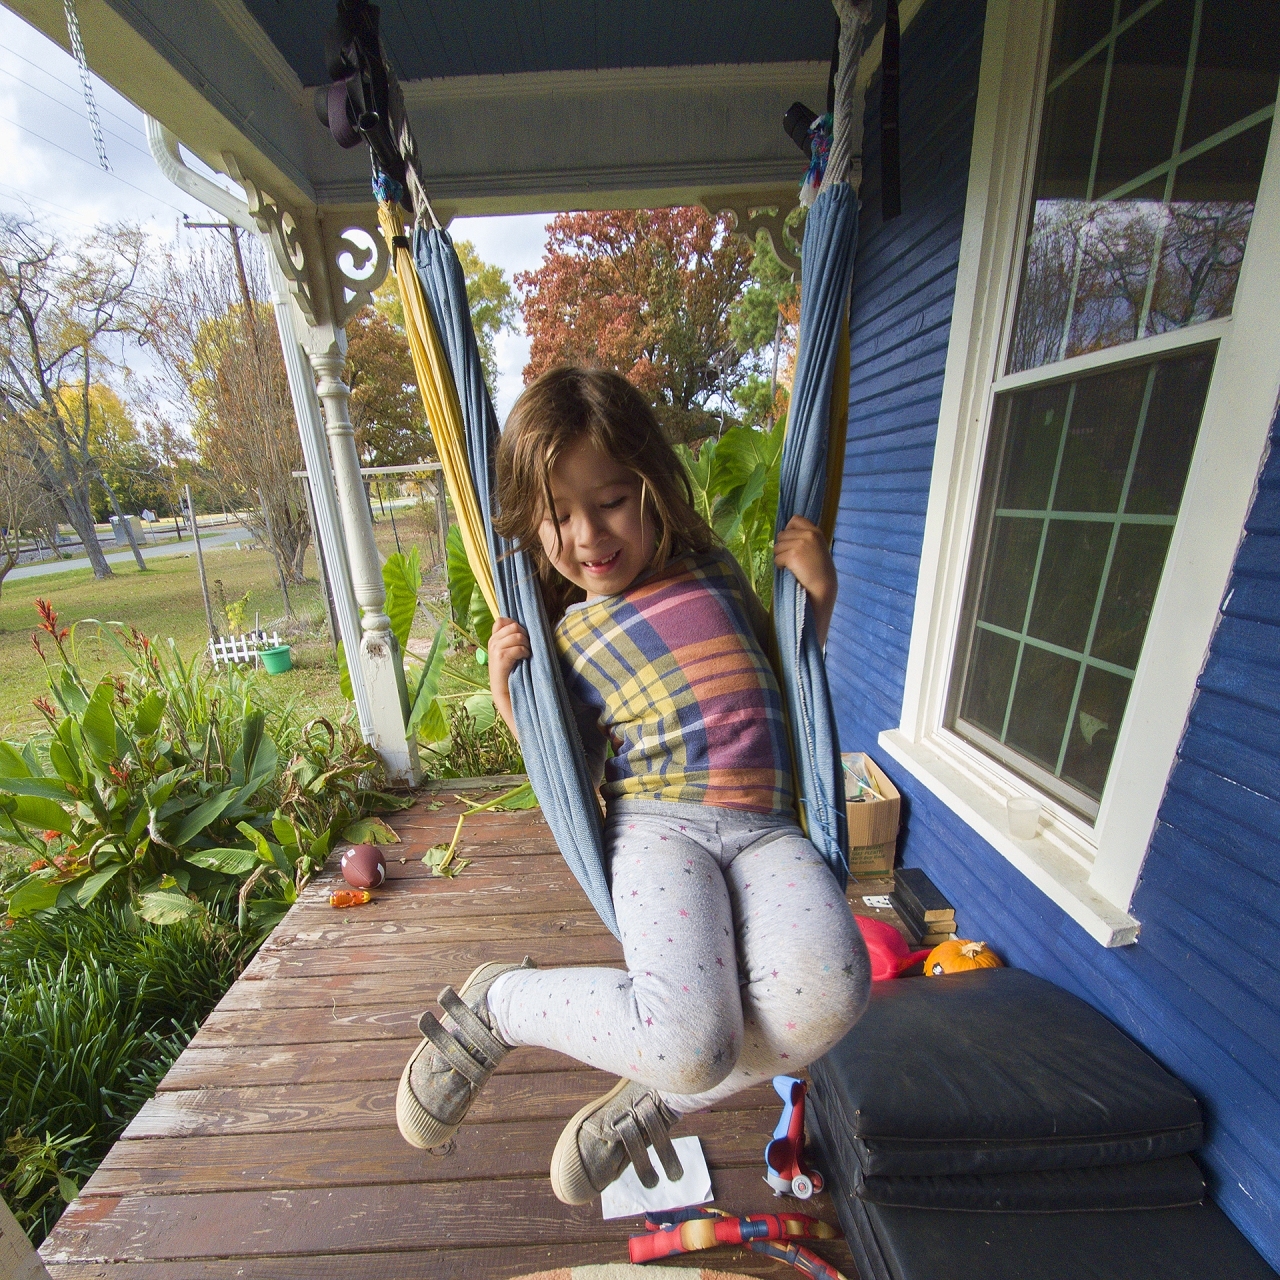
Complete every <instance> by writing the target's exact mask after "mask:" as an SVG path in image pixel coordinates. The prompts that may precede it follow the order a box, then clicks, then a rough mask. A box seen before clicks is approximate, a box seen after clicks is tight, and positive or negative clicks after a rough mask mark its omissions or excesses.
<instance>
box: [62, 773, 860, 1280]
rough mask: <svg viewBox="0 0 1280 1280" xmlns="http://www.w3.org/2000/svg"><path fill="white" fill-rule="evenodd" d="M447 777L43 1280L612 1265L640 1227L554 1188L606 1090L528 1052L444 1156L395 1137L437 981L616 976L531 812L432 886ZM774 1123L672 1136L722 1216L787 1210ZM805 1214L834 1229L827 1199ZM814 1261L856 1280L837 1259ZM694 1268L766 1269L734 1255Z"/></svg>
mask: <svg viewBox="0 0 1280 1280" xmlns="http://www.w3.org/2000/svg"><path fill="white" fill-rule="evenodd" d="M461 785H462V784H455V785H454V787H452V788H448V787H446V788H443V789H442V790H441V792H440V794H439V796H437V797H434V798H427V799H425V800H423V801H421V802H419V804H418V805H416V806H415V807H414V808H413V809H412V810H409V811H407V812H406V813H404V814H402V815H399V816H398V817H397V818H396V819H395V820H394V823H393V825H394V826H396V828H397V829H398V830H399V831H400V832H401V834H402V837H403V842H402V844H401V845H399V846H393V847H391V848H390V849H388V851H387V852H388V853H389V854H390V859H389V872H390V875H389V883H388V885H387V886H386V887H384V889H383V890H381V891H380V892H379V893H378V895H377V897H376V898H375V901H374V902H372V903H370V904H369V905H368V906H365V907H361V908H357V909H353V910H351V911H345V912H338V911H334V910H333V909H332V908H331V907H330V906H329V905H328V902H327V897H328V893H329V891H330V889H331V888H332V887H333V884H334V882H335V881H337V880H338V875H337V867H336V860H335V862H334V863H332V864H331V865H330V867H329V868H328V869H327V871H326V874H325V875H324V876H322V877H320V878H319V879H318V880H317V881H316V883H315V884H314V885H313V886H311V887H309V888H308V889H307V890H306V891H305V892H304V893H303V895H302V897H301V900H300V901H299V902H298V903H297V905H296V906H295V907H294V908H293V910H292V911H291V912H290V913H289V915H288V916H287V917H286V919H285V920H284V921H283V923H282V924H281V925H280V927H279V928H278V929H277V930H276V932H275V934H273V935H272V937H271V938H270V939H269V940H268V942H267V944H266V945H265V946H264V947H263V948H262V950H261V951H260V952H259V954H258V956H257V957H256V958H255V959H254V961H253V963H252V964H251V965H250V966H249V968H248V969H247V970H246V971H245V973H244V974H243V975H242V977H241V978H240V980H239V981H238V982H237V983H236V984H235V986H234V987H233V988H232V989H231V990H230V991H229V992H228V993H227V995H226V997H225V998H224V999H223V1000H222V1002H221V1003H220V1004H219V1006H218V1008H217V1009H216V1010H215V1011H214V1012H213V1014H211V1015H210V1017H209V1018H208V1020H207V1021H206V1022H205V1024H204V1026H203V1027H202V1028H201V1029H200V1031H199V1033H198V1034H197V1035H196V1037H195V1038H194V1039H193V1040H192V1042H191V1044H190V1045H189V1046H188V1048H187V1050H186V1052H185V1053H184V1054H183V1055H182V1056H181V1058H179V1060H178V1061H177V1062H176V1063H175V1064H174V1066H173V1068H172V1070H171V1071H170V1072H169V1074H168V1076H167V1077H166V1078H165V1080H164V1081H163V1083H162V1084H161V1086H160V1088H159V1090H158V1091H157V1094H156V1096H155V1097H154V1098H153V1099H152V1100H151V1101H149V1102H148V1103H147V1104H146V1105H145V1106H144V1107H143V1108H142V1110H141V1111H140V1112H139V1113H138V1115H137V1116H136V1117H135V1118H134V1120H133V1122H132V1123H131V1124H130V1126H129V1127H128V1129H127V1130H126V1131H125V1134H124V1136H123V1138H122V1139H121V1140H120V1142H118V1143H117V1144H116V1146H115V1147H114V1148H113V1149H112V1151H111V1152H110V1153H109V1154H108V1155H107V1157H106V1159H105V1160H104V1161H103V1163H102V1165H101V1166H100V1167H99V1169H98V1171H97V1173H95V1174H94V1176H93V1177H92V1178H91V1179H90V1180H89V1181H88V1182H87V1183H86V1184H85V1187H84V1189H83V1191H82V1192H81V1195H80V1198H79V1199H78V1200H77V1201H76V1202H75V1204H73V1205H72V1206H71V1207H70V1208H69V1209H68V1210H67V1212H66V1214H65V1215H64V1216H63V1218H62V1221H61V1222H60V1223H59V1224H58V1226H57V1228H56V1229H55V1230H54V1232H53V1233H52V1234H51V1235H50V1237H49V1239H48V1240H47V1241H46V1243H45V1245H44V1247H43V1250H42V1252H43V1253H44V1255H45V1258H46V1261H47V1263H48V1265H49V1268H50V1271H51V1273H52V1275H53V1276H54V1277H55V1280H88V1278H89V1277H94V1278H95V1280H185V1278H186V1277H192V1278H194V1277H208V1278H209V1280H223V1278H230V1277H233V1276H234V1277H254V1278H255V1280H303V1278H304V1277H305V1280H328V1278H329V1277H338V1276H341V1277H349V1276H360V1277H361V1278H362V1280H446V1278H447V1280H452V1278H453V1277H456V1276H460V1275H465V1276H466V1277H467V1280H506V1278H508V1277H511V1276H515V1275H519V1274H521V1273H523V1272H528V1271H536V1270H540V1269H544V1268H547V1267H550V1266H566V1265H575V1264H580V1263H587V1262H608V1261H620V1260H624V1259H625V1258H626V1239H627V1236H628V1235H629V1234H631V1233H632V1232H634V1231H635V1230H636V1229H637V1226H638V1223H637V1222H636V1221H635V1220H631V1221H623V1222H604V1221H603V1220H602V1219H601V1217H600V1209H599V1204H598V1203H595V1204H591V1205H587V1206H582V1207H580V1208H576V1209H570V1208H566V1207H565V1206H564V1205H561V1204H560V1203H559V1202H558V1201H557V1200H556V1199H555V1197H554V1196H553V1195H552V1193H551V1187H550V1183H549V1181H548V1179H547V1176H546V1169H547V1164H548V1162H549V1159H550V1155H551V1149H552V1147H553V1146H554V1145H555V1141H556V1138H557V1137H558V1136H559V1133H560V1130H561V1127H562V1126H563V1124H564V1122H565V1120H566V1119H567V1118H568V1117H569V1116H570V1115H572V1114H573V1112H574V1111H575V1110H577V1108H578V1107H580V1106H581V1105H582V1104H583V1103H584V1102H587V1101H589V1100H590V1099H591V1098H593V1097H595V1096H597V1095H598V1094H599V1093H601V1092H602V1091H603V1090H604V1089H605V1088H607V1087H608V1085H609V1084H610V1083H611V1078H610V1077H608V1076H605V1075H604V1074H602V1073H601V1072H598V1071H594V1070H592V1069H590V1068H588V1067H584V1066H582V1065H581V1064H579V1063H576V1062H573V1061H572V1060H570V1059H568V1058H565V1057H563V1056H562V1055H560V1054H556V1053H552V1052H550V1051H548V1050H542V1049H527V1050H520V1051H518V1052H516V1053H513V1054H511V1056H510V1057H509V1058H507V1060H506V1061H505V1062H504V1063H503V1064H502V1066H501V1067H500V1069H499V1071H498V1073H497V1074H496V1075H495V1076H494V1078H493V1080H492V1081H491V1082H490V1083H489V1085H488V1086H487V1087H486V1089H485V1090H484V1092H483V1093H482V1094H481V1095H480V1097H479V1099H477V1102H476V1104H475V1106H474V1107H473V1108H472V1113H471V1115H470V1116H469V1117H468V1120H467V1124H466V1125H464V1126H463V1128H462V1129H461V1131H460V1132H459V1134H458V1137H457V1139H456V1141H455V1145H454V1149H453V1151H452V1152H451V1153H450V1154H448V1155H447V1156H431V1155H428V1154H426V1153H424V1152H420V1151H415V1150H414V1149H413V1148H412V1147H410V1146H408V1145H407V1144H406V1143H405V1142H404V1141H403V1140H402V1139H401V1138H400V1135H399V1133H398V1131H397V1130H396V1128H395V1088H396V1082H397V1080H398V1078H399V1075H400V1071H401V1068H402V1067H403V1065H404V1061H405V1059H406V1057H407V1056H408V1054H409V1052H410V1051H411V1049H412V1047H413V1045H414V1044H416V1043H417V1040H418V1031H417V1025H416V1024H417V1017H418V1014H419V1013H420V1012H421V1010H422V1009H423V1008H424V1007H426V1006H428V1005H430V1004H431V1003H432V1001H433V1000H434V997H435V994H436V992H437V991H438V990H439V988H440V987H441V986H443V985H444V984H445V983H453V984H455V985H457V984H458V983H460V982H461V981H462V980H463V979H464V978H465V977H466V976H467V974H468V973H469V972H470V971H471V970H472V969H473V968H474V967H475V966H476V965H477V964H479V963H480V962H482V961H483V960H489V959H504V960H507V959H509V960H519V959H520V958H521V957H522V956H524V955H525V954H526V953H529V954H532V955H533V956H534V957H535V958H536V959H539V960H540V961H541V962H542V963H544V964H572V965H609V966H614V967H616V966H618V965H619V964H620V963H621V949H620V947H619V945H618V943H617V941H616V940H615V939H614V938H613V937H612V935H611V934H609V933H608V931H607V930H606V929H605V928H604V926H603V925H602V924H601V923H600V921H599V920H598V919H597V918H596V916H595V914H594V912H593V911H592V910H591V908H590V907H589V905H588V904H587V902H586V898H585V896H584V895H583V894H582V892H581V890H580V889H579V888H578V886H577V884H576V883H575V882H574V880H573V878H572V876H571V875H570V874H569V872H568V870H567V868H566V867H565V866H564V863H563V861H562V860H561V859H560V857H559V855H558V854H557V853H556V852H555V845H554V843H553V842H552V840H551V837H550V833H549V832H548V831H547V828H546V824H545V822H544V821H543V820H542V817H541V814H539V813H538V812H537V811H536V810H528V811H524V812H521V813H506V814H499V813H490V814H483V815H475V816H474V817H472V818H470V819H469V820H468V822H467V825H466V827H465V828H464V836H463V840H462V842H461V846H460V848H461V852H462V856H464V857H468V858H471V859H473V861H472V864H471V866H469V867H467V869H466V870H465V871H464V872H463V873H462V875H461V876H459V877H458V878H457V879H455V880H440V879H438V878H432V877H431V876H429V875H428V874H427V872H426V869H425V868H424V867H423V866H422V863H421V857H422V854H423V853H424V852H425V850H426V849H427V848H428V847H429V846H430V845H432V844H437V843H441V842H443V841H446V840H448V839H450V838H451V837H452V835H453V830H454V826H455V824H456V822H457V817H458V814H459V812H460V811H461V805H460V804H459V803H458V801H457V800H456V799H455V798H454V792H455V791H457V790H460V789H461ZM470 794H472V795H474V794H475V792H474V791H472V792H471V793H470ZM482 798H483V797H482ZM400 857H404V859H405V861H404V862H400V861H399V859H400ZM862 891H865V890H862ZM777 1110H778V1101H777V1098H776V1096H775V1095H774V1094H773V1092H772V1090H771V1089H769V1087H768V1086H767V1085H762V1086H760V1087H758V1088H756V1089H752V1090H749V1091H747V1092H746V1093H743V1094H740V1095H739V1096H738V1097H736V1098H733V1099H730V1100H729V1101H728V1102H726V1103H724V1104H722V1105H721V1106H719V1107H716V1108H714V1109H713V1110H711V1111H709V1112H706V1113H704V1114H702V1115H698V1116H691V1117H689V1118H688V1119H687V1120H686V1121H683V1122H682V1124H681V1127H680V1132H682V1133H693V1134H697V1135H699V1136H700V1137H701V1138H702V1141H703V1147H704V1150H705V1151H706V1153H707V1158H708V1163H709V1164H710V1166H711V1169H712V1177H713V1184H714V1189H715V1192H716V1195H717V1203H718V1204H719V1205H722V1206H723V1207H725V1208H729V1209H732V1210H734V1211H736V1212H742V1213H747V1212H763V1211H768V1210H770V1209H777V1208H778V1207H779V1202H778V1201H776V1200H775V1199H774V1197H773V1196H772V1194H771V1193H770V1192H769V1190H768V1188H767V1187H766V1186H765V1184H764V1182H763V1179H762V1178H761V1172H762V1159H761V1157H762V1152H763V1148H764V1144H765V1142H766V1141H767V1139H768V1136H769V1133H770V1131H771V1130H772V1128H773V1125H774V1124H775V1123H776V1119H777ZM787 1203H788V1205H791V1204H792V1202H787ZM810 1209H811V1211H814V1212H816V1213H817V1214H818V1215H819V1216H821V1217H824V1218H826V1219H828V1220H834V1213H833V1211H832V1209H831V1206H830V1204H829V1203H828V1202H827V1201H826V1199H825V1197H816V1198H815V1199H814V1200H813V1201H811V1202H810ZM817 1252H819V1253H821V1254H822V1255H823V1256H824V1257H827V1258H829V1259H830V1260H831V1261H832V1262H833V1263H835V1265H837V1266H838V1267H840V1269H841V1270H842V1271H844V1272H845V1274H846V1275H848V1276H850V1277H853V1276H854V1275H855V1274H856V1273H855V1270H854V1266H853V1263H852V1261H851V1259H850V1256H849V1252H848V1250H847V1248H845V1246H844V1245H843V1243H840V1242H831V1243H827V1244H821V1245H819V1246H817ZM676 1261H678V1259H677V1260H676ZM699 1261H700V1262H705V1263H706V1264H707V1265H714V1266H716V1267H720V1268H724V1269H725V1270H738V1271H742V1272H745V1273H747V1274H750V1275H778V1274H780V1269H779V1267H778V1264H776V1263H774V1262H772V1261H770V1260H769V1259H766V1258H760V1257H757V1256H756V1255H754V1254H750V1253H747V1252H745V1251H742V1250H728V1249H723V1250H716V1251H715V1252H714V1253H713V1254H709V1255H706V1256H704V1257H703V1258H700V1259H699Z"/></svg>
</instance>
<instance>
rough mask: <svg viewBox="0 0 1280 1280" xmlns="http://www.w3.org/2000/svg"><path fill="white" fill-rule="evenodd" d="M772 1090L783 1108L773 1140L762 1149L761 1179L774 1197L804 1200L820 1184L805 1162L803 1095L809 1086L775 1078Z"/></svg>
mask: <svg viewBox="0 0 1280 1280" xmlns="http://www.w3.org/2000/svg"><path fill="white" fill-rule="evenodd" d="M773 1088H774V1091H775V1092H776V1093H777V1095H778V1097H780V1098H781V1099H782V1102H783V1107H782V1117H781V1119H780V1120H779V1121H778V1127H777V1128H776V1129H775V1130H774V1131H773V1141H772V1142H770V1143H769V1145H768V1146H767V1147H765V1149H764V1180H765V1181H766V1182H767V1183H768V1184H769V1185H770V1186H771V1187H772V1188H773V1194H774V1195H775V1196H782V1195H788V1196H795V1198H796V1199H797V1200H807V1199H808V1198H809V1197H810V1196H811V1195H813V1193H814V1192H815V1191H821V1190H822V1185H823V1184H822V1174H820V1173H819V1172H818V1171H817V1170H816V1169H810V1168H809V1166H808V1165H807V1164H805V1162H804V1096H805V1094H806V1093H808V1091H809V1086H808V1085H807V1084H806V1083H805V1082H804V1081H803V1080H797V1079H795V1078H794V1077H792V1076H774V1077H773Z"/></svg>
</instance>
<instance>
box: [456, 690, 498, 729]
mask: <svg viewBox="0 0 1280 1280" xmlns="http://www.w3.org/2000/svg"><path fill="white" fill-rule="evenodd" d="M462 705H463V706H464V707H466V709H467V715H469V716H470V717H471V719H472V720H473V721H475V726H476V732H477V733H488V732H489V730H490V729H492V728H493V722H494V721H495V720H496V719H497V718H498V709H497V708H496V707H495V706H494V705H493V695H492V694H489V693H473V694H472V695H471V697H469V698H468V699H467V700H466V702H464V703H463V704H462Z"/></svg>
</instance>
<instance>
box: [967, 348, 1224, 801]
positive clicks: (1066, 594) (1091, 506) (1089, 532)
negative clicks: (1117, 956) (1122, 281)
mask: <svg viewBox="0 0 1280 1280" xmlns="http://www.w3.org/2000/svg"><path fill="white" fill-rule="evenodd" d="M1212 367H1213V357H1212V354H1211V353H1210V352H1207V351H1198V352H1195V353H1193V354H1190V355H1180V356H1175V357H1170V358H1166V359H1163V360H1153V361H1147V362H1145V363H1142V364H1137V365H1130V366H1128V367H1126V368H1124V369H1121V370H1118V371H1116V372H1111V373H1097V374H1092V375H1090V376H1088V377H1082V378H1076V379H1072V380H1071V381H1069V382H1056V383H1052V384H1050V385H1049V386H1045V387H1034V388H1029V389H1027V390H1025V391H1015V392H1011V393H1007V394H1005V395H1003V396H1000V397H998V398H997V400H996V411H995V417H996V422H995V429H994V430H993V432H992V434H991V439H990V443H989V444H988V446H987V463H986V474H985V477H984V479H983V484H982V494H981V496H980V498H979V517H978V532H977V535H976V537H975V551H974V554H973V556H972V559H971V568H970V572H969V583H968V591H967V599H966V603H965V609H964V613H963V615H962V616H963V622H962V624H961V625H962V636H963V638H962V642H961V644H960V646H959V648H958V655H957V660H956V667H955V671H954V674H953V676H952V697H951V704H952V705H951V714H950V715H949V717H948V719H949V722H950V723H951V724H952V725H953V727H954V728H955V729H956V730H957V731H958V732H960V733H961V734H963V735H964V736H965V737H966V738H968V739H969V740H970V741H972V742H974V743H975V744H976V745H978V746H979V747H980V748H982V749H983V750H985V751H988V752H989V753H990V754H992V755H994V756H995V757H996V758H997V759H1000V760H1002V761H1004V762H1005V763H1006V764H1008V765H1009V766H1010V767H1011V768H1012V769H1013V770H1014V771H1015V772H1017V773H1018V774H1020V775H1021V776H1022V777H1024V778H1026V779H1027V780H1028V781H1029V782H1031V783H1032V785H1033V786H1036V787H1039V788H1042V789H1044V790H1046V791H1048V792H1049V793H1050V794H1052V795H1054V796H1056V797H1057V798H1058V799H1060V800H1062V801H1063V802H1064V803H1066V804H1067V805H1069V806H1070V807H1071V808H1072V809H1073V810H1074V811H1075V812H1077V813H1080V814H1082V815H1084V816H1086V817H1088V818H1094V817H1096V816H1097V813H1098V801H1099V800H1100V799H1101V797H1102V789H1103V786H1104V785H1105V783H1106V779H1107V772H1108V769H1109V767H1110V764H1111V756H1112V753H1113V751H1114V749H1115V743H1116V737H1117V734H1118V732H1119V729H1120V722H1121V720H1122V719H1123V717H1124V710H1125V704H1126V703H1127V701H1128V698H1129V690H1130V688H1131V687H1132V685H1133V678H1134V675H1135V673H1136V668H1137V666H1138V656H1139V654H1140V653H1141V652H1142V641H1143V639H1144V638H1145V636H1146V630H1147V623H1148V620H1149V619H1150V617H1151V606H1152V603H1153V602H1154V600H1155V594H1156V588H1157V586H1158V585H1159V582H1160V574H1161V571H1162V570H1163V568H1164V561H1165V555H1166V553H1167V551H1168V549H1169V538H1170V536H1171V534H1172V533H1173V526H1174V524H1175V523H1176V520H1177V515H1178V506H1179V503H1180V502H1181V500H1182V490H1183V487H1184V485H1185V484H1186V479H1187V471H1188V468H1189V467H1190V464H1191V453H1192V449H1193V447H1194V445H1195V440H1196V434H1197V432H1198V430H1199V427H1200V413H1201V410H1202V409H1203V407H1204V399H1205V392H1206V391H1207V389H1208V385H1209V375H1210V372H1211V370H1212Z"/></svg>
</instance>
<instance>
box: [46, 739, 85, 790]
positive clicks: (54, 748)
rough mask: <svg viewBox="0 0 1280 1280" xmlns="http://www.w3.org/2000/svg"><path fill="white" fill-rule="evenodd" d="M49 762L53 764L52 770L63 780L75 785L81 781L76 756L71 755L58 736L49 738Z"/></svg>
mask: <svg viewBox="0 0 1280 1280" xmlns="http://www.w3.org/2000/svg"><path fill="white" fill-rule="evenodd" d="M49 763H50V764H51V765H53V771H54V772H55V773H56V774H57V775H58V777H60V778H61V779H62V780H63V782H69V783H71V784H72V785H73V786H75V785H77V784H78V783H80V782H81V781H82V778H81V775H80V769H79V767H78V765H77V758H76V757H74V756H73V755H72V753H71V750H70V749H69V748H68V747H67V746H66V744H65V743H63V742H62V741H61V740H60V739H58V738H52V739H50V742H49Z"/></svg>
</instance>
